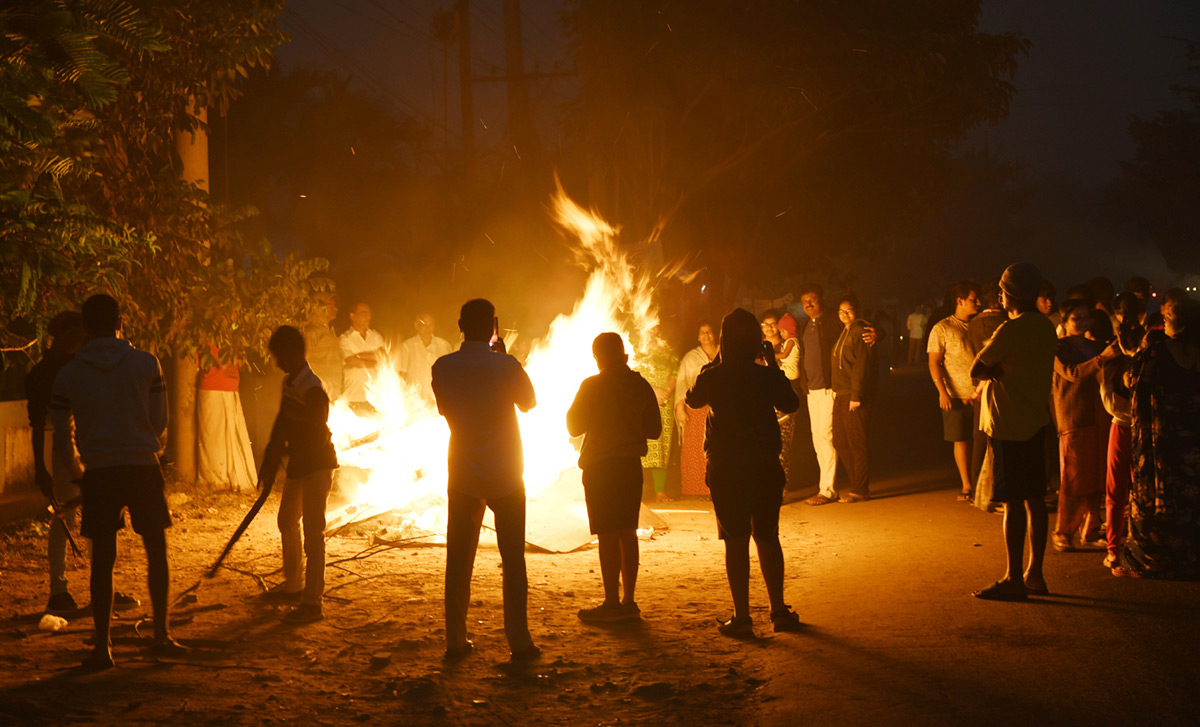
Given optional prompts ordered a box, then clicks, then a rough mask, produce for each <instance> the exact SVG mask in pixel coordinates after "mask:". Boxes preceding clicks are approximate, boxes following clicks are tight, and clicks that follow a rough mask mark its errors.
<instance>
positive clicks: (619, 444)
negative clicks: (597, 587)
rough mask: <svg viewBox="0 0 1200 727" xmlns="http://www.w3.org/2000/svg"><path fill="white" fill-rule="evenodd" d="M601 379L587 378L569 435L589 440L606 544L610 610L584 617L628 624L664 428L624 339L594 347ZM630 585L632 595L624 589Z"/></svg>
mask: <svg viewBox="0 0 1200 727" xmlns="http://www.w3.org/2000/svg"><path fill="white" fill-rule="evenodd" d="M592 355H593V356H594V357H595V358H596V366H597V368H599V369H600V373H599V374H597V375H596V376H592V377H590V378H587V379H584V381H583V383H582V384H580V386H579V391H578V393H576V394H575V401H574V402H572V403H571V408H570V409H568V410H567V432H568V433H570V435H571V436H572V437H579V436H582V437H583V445H582V446H581V447H580V449H579V467H580V469H582V470H583V493H584V498H585V499H586V501H587V510H588V524H589V526H590V527H591V530H592V532H593V533H594V534H595V535H596V537H597V538H599V540H600V577H601V579H602V580H603V582H604V603H601V604H600V605H599V606H596V607H595V608H585V609H583V610H581V611H580V612H579V618H580V619H582V620H584V621H607V622H613V621H627V620H634V619H637V618H638V617H639V616H640V611H639V610H638V606H637V602H636V601H634V598H633V590H634V587H635V586H636V585H637V572H638V540H637V526H638V513H639V511H640V510H641V503H642V466H641V459H640V458H641V457H642V456H643V455H645V454H646V440H647V439H658V436H659V434H661V433H662V428H663V422H662V417H661V416H660V415H659V411H658V398H657V397H656V396H655V395H654V389H653V388H652V387H651V386H650V384H649V382H647V381H646V380H645V379H644V378H642V375H641V374H639V373H637V372H636V371H632V370H630V368H629V364H628V361H629V355H628V354H627V353H625V345H624V344H623V343H622V342H621V337H620V336H618V335H617V334H616V333H611V332H610V333H601V334H600V335H599V336H596V340H595V341H593V342H592ZM622 581H624V586H625V588H624V591H622V589H621V582H622Z"/></svg>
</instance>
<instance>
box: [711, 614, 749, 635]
mask: <svg viewBox="0 0 1200 727" xmlns="http://www.w3.org/2000/svg"><path fill="white" fill-rule="evenodd" d="M717 631H720V632H721V634H722V635H724V636H733V637H735V638H741V637H745V636H753V635H754V619H752V618H750V617H749V616H743V617H742V618H737V617H736V616H735V617H733V618H731V619H729V620H728V621H721V620H720V619H718V620H717Z"/></svg>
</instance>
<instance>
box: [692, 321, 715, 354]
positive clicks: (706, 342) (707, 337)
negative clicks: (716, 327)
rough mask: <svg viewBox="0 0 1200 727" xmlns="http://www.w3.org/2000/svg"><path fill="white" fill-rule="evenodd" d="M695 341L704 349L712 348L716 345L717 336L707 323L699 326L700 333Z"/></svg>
mask: <svg viewBox="0 0 1200 727" xmlns="http://www.w3.org/2000/svg"><path fill="white" fill-rule="evenodd" d="M696 340H697V341H699V342H700V345H701V346H703V347H705V348H712V347H713V346H715V345H717V335H716V334H715V333H713V328H712V326H710V325H708V324H707V323H705V324H704V325H702V326H700V333H699V335H697V336H696Z"/></svg>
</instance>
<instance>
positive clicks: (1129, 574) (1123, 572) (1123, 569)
mask: <svg viewBox="0 0 1200 727" xmlns="http://www.w3.org/2000/svg"><path fill="white" fill-rule="evenodd" d="M1112 574H1113V575H1114V576H1116V577H1117V578H1144V577H1145V576H1143V575H1142V572H1141V571H1136V570H1134V569H1132V568H1129V567H1127V566H1123V565H1118V566H1115V567H1113V569H1112Z"/></svg>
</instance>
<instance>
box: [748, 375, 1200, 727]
mask: <svg viewBox="0 0 1200 727" xmlns="http://www.w3.org/2000/svg"><path fill="white" fill-rule="evenodd" d="M927 381H928V380H927V378H924V377H922V376H918V375H917V373H915V372H914V373H911V374H908V375H903V376H897V377H892V378H891V380H890V381H889V389H888V396H887V399H886V401H884V402H882V404H883V405H882V406H880V407H879V408H878V416H876V420H875V436H876V438H877V441H878V444H879V446H878V447H877V450H876V453H877V455H878V456H877V468H876V471H880V472H882V473H883V474H882V477H881V478H879V479H877V480H876V483H875V486H874V489H875V493H876V498H875V499H873V500H872V501H870V502H867V503H860V504H854V505H840V504H839V505H827V506H824V507H819V508H814V507H808V506H806V505H803V504H800V503H796V504H793V505H790V506H787V507H785V508H784V512H783V520H782V527H783V531H784V532H785V533H787V535H786V536H785V548H787V550H788V552H789V553H790V554H792V556H794V557H792V556H789V566H791V565H792V564H799V565H798V567H795V568H793V569H792V570H793V573H792V574H791V575H790V576H789V583H788V591H789V593H790V595H789V597H790V598H791V599H792V601H793V605H794V606H795V607H796V610H797V611H798V612H799V613H800V614H801V618H802V619H803V620H804V621H805V622H807V623H808V624H810V625H811V626H810V628H809V629H808V631H807V633H805V634H802V635H790V634H789V635H784V636H780V637H777V638H772V639H764V640H762V642H761V645H762V646H763V648H762V650H761V656H762V658H763V660H764V662H765V663H766V664H767V669H766V671H767V673H769V674H771V675H772V678H771V679H770V681H769V682H768V684H767V685H766V686H764V688H763V689H764V692H765V694H764V699H765V701H764V702H763V704H762V709H761V712H760V715H759V719H758V722H759V723H760V724H781V725H782V724H788V725H791V724H796V725H801V724H822V725H826V724H828V725H843V724H844V725H860V724H861V725H868V724H869V725H876V726H877V725H891V724H906V725H908V724H914V725H923V724H966V725H973V726H974V725H993V724H994V725H1012V724H1020V725H1025V724H1046V725H1076V724H1080V725H1089V726H1093V727H1098V726H1100V725H1117V724H1121V723H1128V724H1148V725H1149V724H1156V725H1197V724H1200V659H1198V658H1197V656H1198V647H1200V636H1198V634H1200V583H1175V582H1156V581H1138V580H1126V579H1118V578H1113V577H1112V576H1111V575H1109V573H1108V571H1107V570H1106V569H1104V568H1102V567H1101V560H1102V558H1103V553H1102V552H1088V553H1065V554H1059V553H1051V554H1049V555H1048V557H1047V565H1046V579H1047V581H1048V583H1049V586H1050V590H1051V593H1052V595H1051V596H1049V597H1046V598H1038V599H1031V600H1029V601H1028V602H1026V603H1017V604H1011V603H993V602H985V601H980V600H978V599H975V598H972V597H971V596H970V595H969V594H970V592H971V591H972V590H974V589H977V588H979V587H980V586H983V585H986V584H988V583H990V582H992V581H993V580H995V579H996V578H998V577H999V576H1000V575H1001V574H1002V572H1003V541H1002V537H1001V532H1000V517H999V516H997V515H988V514H986V513H983V512H981V511H979V510H976V509H974V508H972V507H969V506H967V505H964V504H961V503H958V502H957V501H956V500H955V491H956V490H957V487H956V482H955V480H956V478H955V476H954V474H953V471H952V468H951V465H950V459H951V458H950V449H949V445H947V444H944V443H941V442H939V441H938V438H939V435H940V428H939V425H938V420H937V417H938V415H937V410H936V406H935V401H936V400H935V399H934V398H933V397H934V395H933V388H932V385H931V384H928V383H927ZM810 489H811V488H810ZM807 492H808V490H806V491H803V493H802V494H807Z"/></svg>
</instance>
